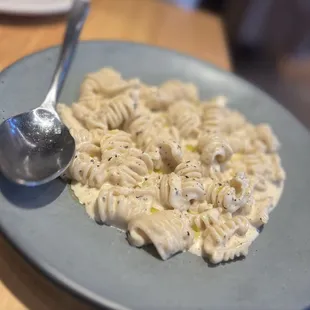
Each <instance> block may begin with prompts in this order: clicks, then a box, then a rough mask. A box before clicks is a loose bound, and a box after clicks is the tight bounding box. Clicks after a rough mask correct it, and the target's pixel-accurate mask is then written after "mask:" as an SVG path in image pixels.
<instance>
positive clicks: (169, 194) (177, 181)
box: [158, 173, 204, 211]
mask: <svg viewBox="0 0 310 310" xmlns="http://www.w3.org/2000/svg"><path fill="white" fill-rule="evenodd" d="M203 195H204V188H203V185H202V183H201V182H200V181H198V180H194V179H182V178H181V177H179V176H178V175H176V174H175V173H170V174H169V175H163V176H162V177H161V180H160V183H159V193H158V200H159V201H160V202H161V203H162V204H163V205H164V206H165V207H166V208H174V209H178V210H181V211H185V210H188V208H189V207H190V201H191V200H193V199H194V200H201V199H202V198H203Z"/></svg>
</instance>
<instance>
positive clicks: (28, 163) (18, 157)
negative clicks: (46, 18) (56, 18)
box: [0, 0, 89, 186]
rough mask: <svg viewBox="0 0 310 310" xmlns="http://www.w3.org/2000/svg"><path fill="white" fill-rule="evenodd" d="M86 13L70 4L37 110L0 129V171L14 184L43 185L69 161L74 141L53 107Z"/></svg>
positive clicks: (81, 5) (82, 4)
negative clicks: (56, 56)
mask: <svg viewBox="0 0 310 310" xmlns="http://www.w3.org/2000/svg"><path fill="white" fill-rule="evenodd" d="M88 10H89V1H88V0H76V1H74V2H73V5H72V8H71V11H70V13H69V17H68V22H67V29H66V34H65V37H64V41H63V45H62V49H61V52H60V55H59V59H58V64H57V67H56V70H55V73H54V76H53V80H52V83H51V86H50V89H49V91H48V93H47V96H46V98H45V100H44V102H43V103H42V104H41V106H40V107H38V108H36V109H34V110H32V111H30V112H26V113H23V114H19V115H16V116H14V117H11V118H9V119H7V120H6V121H4V122H3V123H2V124H1V125H0V145H1V147H0V168H1V171H2V173H3V174H4V175H5V176H6V177H7V178H8V179H10V180H11V181H13V182H15V183H18V184H22V185H27V186H36V185H40V184H44V183H47V182H49V181H51V180H53V179H55V178H57V177H58V176H59V175H60V174H61V173H63V172H64V170H65V169H66V168H67V167H68V166H69V164H70V162H71V160H72V157H73V155H74V151H75V143H74V139H73V138H72V136H71V134H70V132H69V130H68V128H67V127H66V126H65V125H64V124H63V123H62V122H61V120H60V118H59V116H58V114H57V113H56V110H55V106H56V102H57V100H58V97H59V94H60V91H61V88H62V86H63V83H64V80H65V77H66V75H67V72H68V70H69V67H70V64H71V61H72V59H73V54H74V51H75V48H76V45H77V42H78V38H79V35H80V32H81V29H82V27H83V25H84V22H85V19H86V16H87V13H88Z"/></svg>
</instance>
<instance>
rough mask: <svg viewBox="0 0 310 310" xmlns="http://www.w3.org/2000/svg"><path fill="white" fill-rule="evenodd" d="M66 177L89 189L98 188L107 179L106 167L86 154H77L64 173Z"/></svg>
mask: <svg viewBox="0 0 310 310" xmlns="http://www.w3.org/2000/svg"><path fill="white" fill-rule="evenodd" d="M66 177H67V178H69V179H72V180H75V181H77V182H80V183H82V184H88V185H89V186H90V187H96V188H100V187H101V186H102V185H103V184H104V182H105V181H106V180H107V178H108V173H107V171H106V165H105V164H101V163H100V162H99V161H98V160H96V159H94V158H92V157H91V156H89V155H88V154H87V153H77V154H76V155H75V157H74V158H73V160H72V162H71V164H70V166H69V168H68V169H67V171H66Z"/></svg>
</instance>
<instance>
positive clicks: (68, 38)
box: [41, 0, 90, 110]
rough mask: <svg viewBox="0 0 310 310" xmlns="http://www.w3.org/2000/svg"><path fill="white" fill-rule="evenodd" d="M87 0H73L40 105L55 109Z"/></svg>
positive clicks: (85, 10)
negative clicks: (47, 86) (55, 62)
mask: <svg viewBox="0 0 310 310" xmlns="http://www.w3.org/2000/svg"><path fill="white" fill-rule="evenodd" d="M89 6H90V5H89V0H74V1H73V4H72V7H71V10H70V12H69V16H68V22H67V29H66V34H65V36H64V40H63V43H62V47H61V52H60V54H59V58H58V63H57V66H56V70H55V72H54V76H53V80H52V83H51V86H50V89H49V91H48V93H47V95H46V98H45V100H44V102H43V104H42V105H41V107H43V108H46V109H49V110H55V106H56V103H57V100H58V97H59V95H60V91H61V89H62V86H63V84H64V81H65V78H66V75H67V73H68V71H69V68H70V65H71V62H72V59H73V55H74V51H75V48H76V46H77V42H78V39H79V36H80V32H81V30H82V28H83V25H84V22H85V20H86V16H87V14H88V11H89Z"/></svg>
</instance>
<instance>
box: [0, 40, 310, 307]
mask: <svg viewBox="0 0 310 310" xmlns="http://www.w3.org/2000/svg"><path fill="white" fill-rule="evenodd" d="M88 43H96V44H102V43H114V44H126V45H128V44H130V45H135V46H143V47H148V48H152V49H157V50H160V51H164V52H169V53H171V54H176V55H178V56H181V57H183V58H185V59H189V60H190V61H196V62H197V63H199V64H201V65H203V66H205V65H207V66H208V67H210V68H212V69H214V70H216V71H218V72H221V73H224V74H226V75H227V74H228V75H229V76H231V78H233V79H237V80H238V81H239V82H241V83H244V84H246V85H247V87H249V88H251V89H252V90H253V91H255V92H259V93H260V94H261V95H263V96H265V97H266V98H268V100H269V101H270V102H272V103H273V104H275V105H279V106H281V108H282V109H284V110H285V111H286V112H287V113H289V114H290V115H291V117H293V118H294V119H295V120H296V121H297V122H298V123H299V125H301V126H303V127H304V128H305V129H307V128H306V126H305V125H304V124H303V123H301V122H300V121H299V120H298V119H297V118H296V117H295V116H294V115H293V114H292V113H291V112H290V111H289V110H288V109H287V108H286V107H284V106H283V105H281V104H279V103H278V102H277V101H276V100H275V99H274V98H273V97H271V96H270V95H269V94H268V93H266V92H264V91H263V90H262V89H260V88H259V87H257V86H256V85H254V84H252V83H250V82H248V81H246V80H245V79H243V78H241V77H239V76H238V75H236V74H235V73H233V72H231V71H226V70H225V69H222V68H220V67H218V66H217V65H215V64H213V63H211V62H208V61H207V60H203V59H199V58H197V57H195V56H191V55H190V54H186V53H183V52H179V51H177V50H174V49H169V48H165V47H161V46H157V45H152V44H147V43H140V42H135V41H128V40H104V39H97V40H96V39H95V40H93V39H91V40H81V41H80V42H79V45H80V44H82V45H84V44H88ZM59 47H60V44H55V45H52V46H49V47H47V48H42V49H39V50H37V51H35V52H33V53H30V54H26V55H25V56H22V57H20V58H18V59H17V60H15V61H14V62H13V63H11V64H9V65H8V66H6V67H4V68H3V69H2V70H1V71H0V80H1V78H2V76H3V75H4V74H5V73H6V72H7V71H8V70H10V69H11V68H13V67H14V66H15V65H18V64H19V63H20V62H22V61H24V60H26V59H27V58H29V57H32V56H34V55H37V54H41V53H44V52H45V51H48V50H51V49H55V48H59ZM0 233H1V234H2V235H3V236H4V238H5V240H6V241H7V242H9V243H10V245H11V246H12V247H13V249H14V250H16V251H17V253H18V254H19V255H21V256H22V257H23V259H25V261H26V262H27V263H29V264H30V266H31V267H33V268H34V269H35V270H37V271H39V272H40V273H41V274H43V276H45V277H46V278H47V280H49V281H52V282H53V283H54V284H56V285H57V286H58V287H59V288H64V289H65V291H67V292H68V293H69V294H71V295H73V296H74V297H77V298H79V299H81V300H84V301H86V302H88V303H90V304H91V305H95V306H99V307H104V308H106V309H115V310H130V308H128V307H126V306H124V305H121V304H120V303H118V302H116V301H113V300H111V299H107V298H105V297H104V296H101V295H99V294H97V293H94V292H92V291H91V290H89V289H88V288H86V287H84V286H81V285H80V284H78V283H77V282H75V281H73V280H71V279H70V278H68V277H67V276H65V275H63V274H62V273H61V272H58V270H57V269H55V268H53V267H52V266H50V265H49V264H48V263H47V262H45V261H44V260H40V259H37V258H36V257H34V256H32V255H31V253H29V252H27V250H26V249H24V248H23V246H22V245H21V244H19V242H18V241H17V240H14V237H11V236H10V233H9V231H7V230H6V229H5V227H3V226H2V225H1V224H0Z"/></svg>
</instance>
